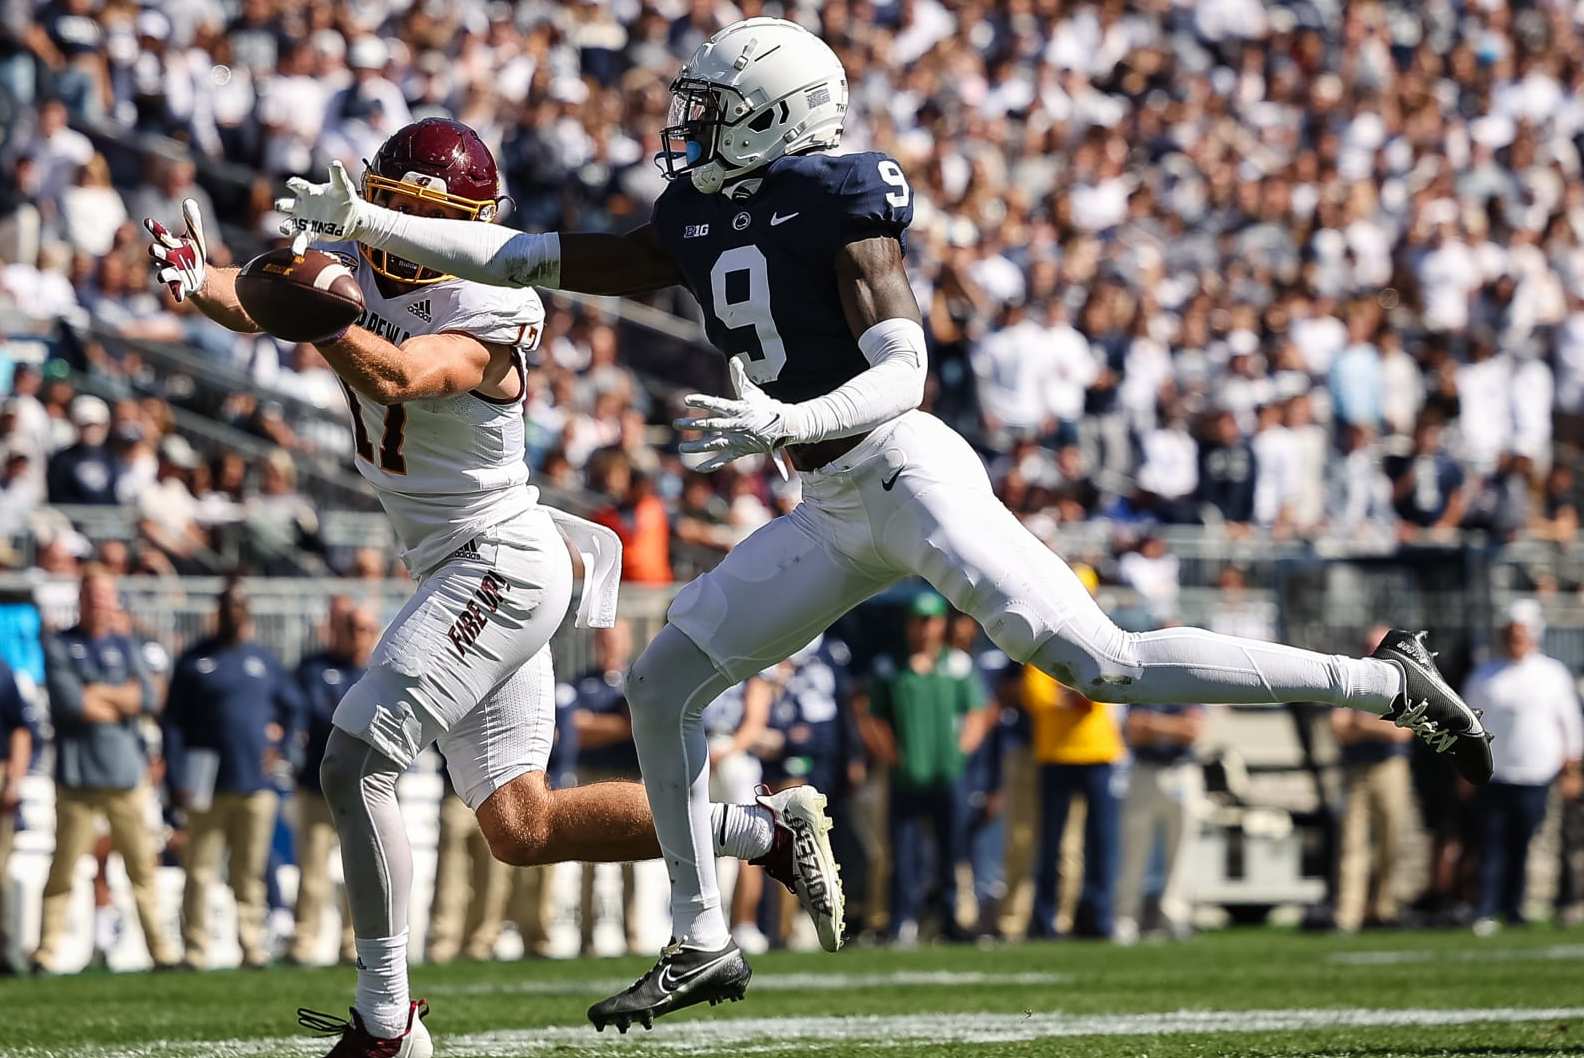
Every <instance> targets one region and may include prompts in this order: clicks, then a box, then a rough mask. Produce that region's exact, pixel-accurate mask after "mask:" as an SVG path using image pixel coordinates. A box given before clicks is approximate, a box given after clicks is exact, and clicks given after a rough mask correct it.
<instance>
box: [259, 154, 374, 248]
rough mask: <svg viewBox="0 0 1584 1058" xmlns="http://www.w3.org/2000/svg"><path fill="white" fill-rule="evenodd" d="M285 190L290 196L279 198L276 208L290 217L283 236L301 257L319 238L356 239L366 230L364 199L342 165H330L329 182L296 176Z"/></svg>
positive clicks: (284, 222) (282, 230)
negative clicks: (314, 182) (364, 227)
mask: <svg viewBox="0 0 1584 1058" xmlns="http://www.w3.org/2000/svg"><path fill="white" fill-rule="evenodd" d="M286 188H287V190H289V191H290V192H291V194H290V195H288V196H286V197H284V198H277V199H276V200H275V209H276V211H278V212H280V213H285V214H288V215H289V216H288V219H287V220H285V221H283V222H282V223H281V226H280V233H281V234H282V235H287V236H290V237H291V240H292V244H291V248H292V253H294V254H298V255H299V256H300V255H301V254H302V252H303V251H304V250H306V249H308V246H309V244H310V243H314V242H317V241H319V240H320V239H356V238H357V237H358V234H359V233H360V232H361V231H362V230H363V206H364V202H363V196H362V195H360V194H358V189H357V186H356V185H354V184H353V183H352V178H351V177H350V176H348V175H347V171H346V167H345V166H343V165H342V164H341V163H340V162H331V163H330V182H329V183H326V184H310V183H309V182H308V181H306V180H304V179H303V178H302V177H300V176H294V177H292V178H291V179H290V180H288V181H286Z"/></svg>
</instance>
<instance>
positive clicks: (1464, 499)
mask: <svg viewBox="0 0 1584 1058" xmlns="http://www.w3.org/2000/svg"><path fill="white" fill-rule="evenodd" d="M1385 469H1386V476H1387V477H1389V478H1390V479H1391V483H1392V506H1394V507H1395V508H1396V509H1397V514H1398V516H1399V517H1401V518H1402V520H1403V521H1404V522H1406V523H1407V524H1408V525H1410V526H1416V527H1418V528H1420V529H1456V528H1457V526H1458V523H1459V522H1461V521H1462V520H1463V512H1464V509H1465V508H1466V506H1467V503H1468V495H1467V492H1466V490H1465V488H1464V485H1465V479H1464V475H1463V469H1462V468H1461V467H1460V466H1458V463H1457V460H1455V459H1453V458H1452V456H1451V455H1450V454H1449V453H1448V452H1447V450H1446V448H1445V447H1444V446H1443V445H1442V443H1441V423H1440V422H1439V421H1438V420H1437V419H1435V418H1433V417H1431V416H1425V417H1423V418H1421V419H1420V420H1419V422H1418V423H1417V424H1416V425H1415V426H1414V436H1413V451H1412V452H1410V453H1408V454H1407V455H1401V456H1391V457H1389V458H1387V460H1386V465H1385Z"/></svg>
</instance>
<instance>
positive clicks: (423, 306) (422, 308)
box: [407, 298, 434, 323]
mask: <svg viewBox="0 0 1584 1058" xmlns="http://www.w3.org/2000/svg"><path fill="white" fill-rule="evenodd" d="M407 311H408V312H410V313H412V314H413V315H414V316H417V317H418V318H419V319H420V320H423V321H424V322H425V323H433V322H434V315H433V314H432V313H431V312H430V311H429V299H428V298H424V299H423V300H422V301H415V302H413V303H412V304H411V305H408V306H407Z"/></svg>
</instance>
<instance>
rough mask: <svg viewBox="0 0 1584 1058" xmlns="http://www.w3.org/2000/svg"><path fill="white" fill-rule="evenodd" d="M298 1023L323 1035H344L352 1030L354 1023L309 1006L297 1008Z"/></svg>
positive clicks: (310, 1030)
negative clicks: (310, 1008)
mask: <svg viewBox="0 0 1584 1058" xmlns="http://www.w3.org/2000/svg"><path fill="white" fill-rule="evenodd" d="M297 1024H299V1025H301V1026H302V1027H303V1028H305V1029H307V1030H308V1031H309V1032H315V1033H318V1034H319V1035H321V1036H344V1035H346V1034H347V1033H349V1032H351V1031H352V1023H351V1022H350V1021H348V1020H346V1019H345V1018H338V1017H336V1016H335V1015H334V1014H326V1013H323V1012H322V1011H318V1010H309V1009H308V1008H307V1007H298V1008H297Z"/></svg>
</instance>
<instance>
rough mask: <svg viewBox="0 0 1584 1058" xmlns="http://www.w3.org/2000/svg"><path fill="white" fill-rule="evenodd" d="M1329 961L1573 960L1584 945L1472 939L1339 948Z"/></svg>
mask: <svg viewBox="0 0 1584 1058" xmlns="http://www.w3.org/2000/svg"><path fill="white" fill-rule="evenodd" d="M1327 959H1328V961H1330V962H1334V963H1342V964H1343V965H1344V966H1400V965H1402V964H1404V963H1418V962H1572V961H1574V960H1584V944H1552V945H1549V946H1547V947H1544V948H1487V947H1484V946H1483V945H1482V944H1481V942H1479V941H1475V942H1473V943H1472V944H1470V945H1469V947H1468V948H1466V949H1464V950H1463V951H1445V950H1438V951H1429V950H1422V949H1421V950H1410V951H1339V952H1334V953H1332V954H1331V955H1330V956H1328V957H1327Z"/></svg>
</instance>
